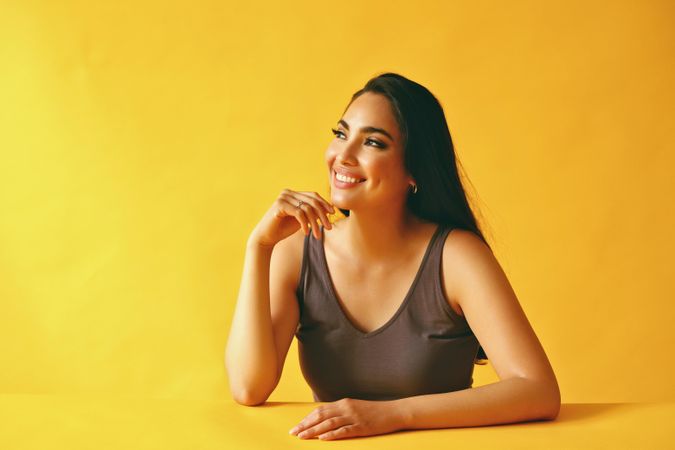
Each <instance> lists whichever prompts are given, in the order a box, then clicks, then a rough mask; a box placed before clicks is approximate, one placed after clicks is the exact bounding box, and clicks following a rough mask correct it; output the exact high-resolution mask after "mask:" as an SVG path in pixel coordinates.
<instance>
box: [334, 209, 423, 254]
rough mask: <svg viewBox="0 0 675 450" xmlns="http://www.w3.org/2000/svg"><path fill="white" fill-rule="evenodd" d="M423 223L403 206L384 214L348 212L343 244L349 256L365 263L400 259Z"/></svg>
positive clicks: (358, 211) (359, 211) (371, 210)
mask: <svg viewBox="0 0 675 450" xmlns="http://www.w3.org/2000/svg"><path fill="white" fill-rule="evenodd" d="M422 222H423V221H422V220H420V219H419V218H417V217H415V216H414V215H413V214H411V213H410V212H408V211H407V209H406V208H405V206H404V205H401V207H400V208H397V209H394V210H392V209H391V208H388V209H387V210H386V211H380V210H377V209H375V210H373V209H369V210H368V211H362V210H351V211H350V213H349V219H348V220H347V221H346V223H345V244H346V245H347V248H348V249H350V251H351V252H352V253H351V254H352V255H354V256H356V257H357V258H358V260H359V261H362V262H365V263H366V264H369V263H372V265H378V264H381V263H382V262H383V261H389V262H392V261H396V260H400V259H401V257H402V256H404V255H405V253H406V252H405V249H406V248H407V247H408V244H409V243H410V240H411V239H410V238H411V236H412V235H413V233H414V232H415V231H416V230H417V229H418V225H419V224H420V223H422Z"/></svg>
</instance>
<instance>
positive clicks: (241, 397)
mask: <svg viewBox="0 0 675 450" xmlns="http://www.w3.org/2000/svg"><path fill="white" fill-rule="evenodd" d="M268 397H269V396H268V395H265V396H260V395H259V394H256V393H254V392H251V391H248V390H244V391H238V392H235V393H233V394H232V398H233V399H234V401H235V402H237V403H239V404H240V405H243V406H260V405H263V404H264V403H265V402H266V401H267V398H268Z"/></svg>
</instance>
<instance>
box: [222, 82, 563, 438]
mask: <svg viewBox="0 0 675 450" xmlns="http://www.w3.org/2000/svg"><path fill="white" fill-rule="evenodd" d="M332 131H333V133H334V135H335V139H334V140H333V141H332V142H331V144H330V146H329V147H328V149H327V151H326V155H325V156H326V163H327V169H328V176H329V179H330V187H331V189H330V191H331V192H330V201H328V200H326V199H324V198H322V197H321V196H320V195H319V194H317V193H316V192H300V191H293V190H290V189H284V190H283V191H282V192H281V194H280V195H279V197H278V198H277V199H276V200H275V202H274V203H273V205H272V207H271V208H270V209H269V211H267V213H266V214H265V216H264V217H263V218H262V220H261V221H260V222H259V223H258V224H257V226H256V227H255V228H254V230H253V231H252V233H251V234H250V236H249V240H248V242H247V249H246V256H245V261H244V272H243V279H242V283H241V288H240V294H239V298H238V300H237V306H236V308H235V313H234V317H233V321H232V328H231V331H230V336H229V339H228V345H227V352H226V366H227V371H228V375H229V382H230V388H231V391H232V393H233V396H234V398H235V400H236V401H237V402H239V403H241V404H244V405H258V404H261V403H264V402H265V400H266V399H267V398H268V397H269V395H270V393H271V392H272V391H273V390H274V388H275V387H276V386H277V383H278V381H279V379H280V377H281V373H282V370H283V365H284V361H285V358H286V355H287V352H288V348H289V346H290V343H291V342H292V340H293V336H296V337H297V338H298V350H299V355H300V363H301V367H302V371H303V374H304V376H305V379H306V380H307V381H308V383H309V384H310V386H311V387H312V392H313V395H314V399H315V401H320V402H328V403H325V404H323V405H321V406H319V407H318V408H316V409H315V410H313V411H312V412H311V413H310V414H309V415H308V416H307V417H305V418H304V419H303V420H302V421H301V422H300V423H299V424H298V425H297V426H296V427H294V428H293V429H292V430H291V431H290V433H291V434H295V435H297V436H299V437H300V438H313V437H318V438H319V439H340V438H347V437H353V436H368V435H375V434H383V433H389V432H393V431H397V430H401V429H421V428H444V427H462V426H476V425H488V424H498V423H509V422H519V421H528V420H547V419H548V420H552V419H555V418H556V417H557V415H558V412H559V409H560V391H559V388H558V384H557V380H556V377H555V374H554V372H553V369H552V367H551V365H550V363H549V361H548V359H547V357H546V354H545V352H544V350H543V348H542V346H541V345H540V343H539V341H538V339H537V336H536V335H535V333H534V331H533V329H532V327H531V326H530V324H529V322H528V320H527V318H526V316H525V314H524V312H523V310H522V309H521V307H520V304H519V302H518V299H517V298H516V296H515V293H514V292H513V290H512V288H511V286H510V284H509V282H508V280H507V278H506V276H505V274H504V272H503V271H502V269H501V267H500V265H499V263H498V262H497V260H496V259H495V257H494V255H493V253H492V251H491V249H490V247H489V245H488V244H487V242H486V241H485V239H484V237H483V234H482V233H481V231H480V230H479V227H478V226H477V224H476V220H475V218H474V216H473V214H472V212H471V209H470V207H469V204H468V202H467V199H466V195H465V193H464V189H463V187H462V184H461V182H460V179H459V176H458V171H457V164H456V160H455V154H454V148H453V144H452V141H451V137H450V132H449V130H448V126H447V123H446V120H445V115H444V113H443V109H442V107H441V105H440V103H439V102H438V101H437V100H436V98H435V97H434V96H433V95H432V94H431V93H430V92H429V91H428V90H427V89H426V88H424V87H423V86H421V85H419V84H417V83H415V82H413V81H411V80H409V79H407V78H405V77H403V76H401V75H398V74H394V73H384V74H381V75H379V76H377V77H375V78H373V79H371V80H369V81H368V83H366V85H365V86H364V88H363V89H361V90H359V91H357V92H356V93H355V94H354V95H353V97H352V99H351V101H350V103H349V105H348V106H347V109H346V110H345V112H344V114H343V116H342V118H341V119H340V120H339V121H338V125H337V127H336V128H335V129H333V130H332ZM336 208H337V209H339V210H340V211H341V212H342V213H343V214H344V215H345V216H346V217H345V218H344V219H342V220H338V221H336V222H335V223H331V221H330V220H329V217H330V216H331V215H332V214H333V213H336V212H337V211H336ZM401 299H403V301H402V300H401ZM483 348H484V349H485V352H483ZM487 355H489V357H490V360H491V361H492V363H493V367H494V368H495V371H496V373H497V375H498V376H499V378H500V381H498V382H496V383H492V384H488V385H485V386H479V387H477V388H472V387H471V385H472V382H473V379H472V373H473V364H474V363H480V360H482V359H483V358H486V357H487Z"/></svg>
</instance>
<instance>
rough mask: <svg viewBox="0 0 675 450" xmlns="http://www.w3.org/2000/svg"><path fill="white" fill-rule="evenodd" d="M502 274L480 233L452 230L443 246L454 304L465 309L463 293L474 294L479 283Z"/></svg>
mask: <svg viewBox="0 0 675 450" xmlns="http://www.w3.org/2000/svg"><path fill="white" fill-rule="evenodd" d="M500 271H501V269H500V268H499V263H498V262H497V260H496V258H495V256H494V254H493V253H492V250H491V249H490V247H488V246H487V244H485V242H483V240H482V239H481V238H480V237H479V236H478V235H477V234H476V233H474V232H472V231H469V230H464V229H461V228H454V229H452V230H450V232H449V233H448V235H447V238H446V239H445V242H444V244H443V264H442V276H443V281H444V285H445V286H446V291H447V295H448V298H449V300H450V301H451V303H452V302H455V303H457V304H458V305H459V306H460V309H461V305H462V301H463V299H464V297H465V296H464V295H462V293H463V292H471V291H472V290H473V288H474V287H475V284H476V283H482V282H486V281H487V279H489V278H491V277H494V276H495V274H497V273H498V272H500Z"/></svg>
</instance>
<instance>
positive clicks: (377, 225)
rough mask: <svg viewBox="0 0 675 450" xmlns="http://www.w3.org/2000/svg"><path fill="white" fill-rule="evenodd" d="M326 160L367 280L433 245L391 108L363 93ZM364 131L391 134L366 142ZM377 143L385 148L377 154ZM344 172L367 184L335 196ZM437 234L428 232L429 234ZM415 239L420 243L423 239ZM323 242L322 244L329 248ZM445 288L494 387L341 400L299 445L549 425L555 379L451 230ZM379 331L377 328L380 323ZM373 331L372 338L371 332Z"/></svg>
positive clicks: (497, 278)
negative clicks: (407, 432)
mask: <svg viewBox="0 0 675 450" xmlns="http://www.w3.org/2000/svg"><path fill="white" fill-rule="evenodd" d="M342 119H343V120H345V121H346V122H347V123H348V124H349V130H347V129H346V128H345V127H344V126H338V127H337V129H338V130H340V131H341V133H339V134H338V135H336V137H335V139H334V140H333V141H332V142H331V144H330V146H329V147H328V149H327V151H326V163H327V166H328V171H329V176H330V177H331V178H330V179H331V197H330V199H331V203H332V204H333V205H334V206H335V207H339V208H343V209H349V210H350V216H349V217H348V218H347V219H344V220H342V221H340V226H339V227H337V226H336V227H331V228H326V229H325V230H326V231H328V230H331V229H333V230H334V231H331V232H330V233H336V232H337V231H336V230H338V228H339V239H337V241H336V242H339V246H340V248H341V249H342V252H343V254H344V255H351V260H352V261H354V262H355V263H356V264H358V265H360V266H361V267H363V268H364V269H365V268H366V267H368V271H369V276H370V273H377V271H378V268H379V269H381V271H382V273H385V272H386V271H387V270H388V269H390V268H392V267H395V266H396V265H397V264H400V263H401V261H403V258H402V256H401V255H402V254H404V255H406V258H407V257H408V256H409V255H410V254H411V253H410V252H411V251H412V250H409V251H407V252H406V251H405V250H404V251H402V249H411V246H412V245H411V244H410V242H416V244H415V245H417V246H419V245H420V244H419V243H420V242H423V241H424V239H427V240H428V238H429V237H430V231H429V230H430V228H429V224H428V223H425V222H423V221H421V220H419V219H417V218H416V217H414V216H412V214H410V212H409V211H407V209H406V207H405V199H406V196H407V195H408V190H409V189H410V187H411V185H412V184H414V183H415V180H414V179H413V178H412V177H411V176H410V175H409V174H408V173H407V172H406V170H405V167H404V165H403V147H402V142H401V136H400V133H399V130H398V125H397V123H396V120H395V118H394V116H393V114H392V112H391V108H390V105H389V102H388V100H387V99H386V98H385V97H384V96H381V95H379V94H374V93H365V94H363V95H361V96H360V97H359V98H357V99H356V100H354V102H352V104H351V105H350V106H349V108H348V109H347V111H345V114H344V116H343V117H342ZM364 126H375V127H379V128H384V129H385V130H387V131H388V132H389V133H390V134H391V136H392V138H393V139H389V138H387V137H386V136H384V135H382V134H378V133H367V134H362V133H360V132H359V131H358V130H359V129H360V128H361V127H364ZM368 139H373V140H376V141H378V142H380V143H382V144H385V145H386V148H385V149H380V148H377V147H376V145H377V144H375V143H373V142H372V141H368ZM336 165H337V166H341V167H344V168H346V169H348V170H350V171H353V172H356V173H358V174H360V175H361V176H362V177H364V178H366V181H365V182H364V183H362V185H361V186H358V187H356V188H352V189H338V188H335V186H334V185H333V181H332V173H331V168H332V167H334V166H336ZM431 232H433V230H432V231H431ZM420 236H424V237H423V238H422V239H420ZM326 242H328V241H326ZM442 260H443V265H442V279H443V285H444V286H443V289H444V294H445V296H446V298H448V299H449V302H450V303H451V305H452V307H453V308H454V309H455V310H457V311H458V312H461V313H462V314H463V315H464V316H465V318H466V319H467V322H468V323H469V325H470V326H471V328H472V330H473V331H474V333H475V335H476V337H477V338H478V340H479V341H480V342H481V345H482V346H483V348H484V350H485V352H486V354H487V355H488V357H489V359H490V361H491V363H492V365H493V368H494V369H495V371H496V373H497V375H498V376H499V378H500V381H498V382H496V383H492V384H488V385H484V386H479V387H476V388H470V389H464V390H461V391H455V392H448V393H441V394H430V395H420V396H415V397H407V398H402V399H398V400H392V401H367V400H359V399H351V398H345V399H341V400H339V401H336V402H331V403H325V404H322V405H321V406H319V407H317V408H315V409H314V410H313V411H312V412H310V414H308V415H307V416H306V417H305V418H304V419H303V420H302V421H300V423H298V425H297V426H295V427H293V429H291V431H289V433H291V434H293V435H296V436H298V437H300V438H302V439H310V438H319V439H326V440H330V439H343V438H349V437H356V436H368V435H376V434H384V433H390V432H393V431H397V430H402V429H422V428H447V427H463V426H479V425H490V424H499V423H511V422H521V421H529V420H552V419H555V418H556V417H557V415H558V413H559V409H560V390H559V388H558V384H557V380H556V378H555V375H554V373H553V369H552V367H551V365H550V363H549V361H548V359H547V357H546V354H545V352H544V350H543V348H542V346H541V344H540V342H539V340H538V339H537V336H536V334H535V333H534V331H533V329H532V327H531V325H530V323H529V321H528V319H527V317H526V316H525V313H524V312H523V310H522V308H521V306H520V304H519V302H518V299H517V297H516V295H515V293H514V291H513V289H512V287H511V285H510V284H509V281H508V279H507V278H506V275H505V274H504V271H503V270H502V268H501V266H500V265H499V263H498V262H497V260H496V259H495V257H494V255H493V253H492V252H491V251H490V250H489V248H488V247H487V246H486V245H485V244H484V243H483V242H482V241H481V240H480V239H479V238H478V237H477V236H476V235H474V234H473V233H471V232H469V231H466V230H461V229H455V230H452V231H451V232H450V234H449V235H448V238H447V239H446V241H445V244H444V247H443V259H442ZM377 322H379V323H380V324H381V323H383V321H382V320H379V321H377ZM376 327H377V325H376V324H375V322H373V324H372V327H371V328H376Z"/></svg>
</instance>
